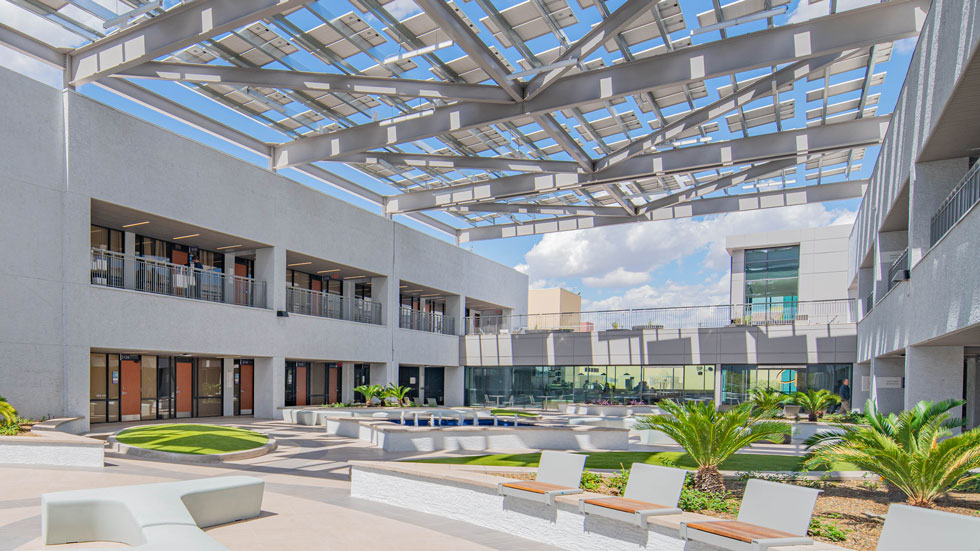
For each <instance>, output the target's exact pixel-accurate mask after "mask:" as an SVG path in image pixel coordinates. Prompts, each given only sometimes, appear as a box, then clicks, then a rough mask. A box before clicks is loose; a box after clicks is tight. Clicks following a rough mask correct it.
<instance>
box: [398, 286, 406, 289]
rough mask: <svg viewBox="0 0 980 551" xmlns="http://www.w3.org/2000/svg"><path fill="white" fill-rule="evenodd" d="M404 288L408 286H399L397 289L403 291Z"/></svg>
mask: <svg viewBox="0 0 980 551" xmlns="http://www.w3.org/2000/svg"><path fill="white" fill-rule="evenodd" d="M405 287H408V285H399V286H398V288H399V289H404V288H405Z"/></svg>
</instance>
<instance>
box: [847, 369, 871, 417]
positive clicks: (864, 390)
mask: <svg viewBox="0 0 980 551" xmlns="http://www.w3.org/2000/svg"><path fill="white" fill-rule="evenodd" d="M868 398H871V362H864V363H861V364H854V367H853V369H852V370H851V410H858V411H864V404H865V402H867V401H868Z"/></svg>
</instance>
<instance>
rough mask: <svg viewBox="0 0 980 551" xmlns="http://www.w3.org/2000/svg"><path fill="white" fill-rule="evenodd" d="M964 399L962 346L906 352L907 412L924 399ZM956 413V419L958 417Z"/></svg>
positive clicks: (910, 347) (925, 348) (922, 347)
mask: <svg viewBox="0 0 980 551" xmlns="http://www.w3.org/2000/svg"><path fill="white" fill-rule="evenodd" d="M962 398H963V347H962V346H909V347H908V348H906V349H905V409H911V408H912V407H913V406H915V404H917V403H918V402H921V401H923V400H928V401H930V402H936V401H939V400H960V399H962ZM959 414H960V413H959V412H958V411H957V412H955V413H954V416H959Z"/></svg>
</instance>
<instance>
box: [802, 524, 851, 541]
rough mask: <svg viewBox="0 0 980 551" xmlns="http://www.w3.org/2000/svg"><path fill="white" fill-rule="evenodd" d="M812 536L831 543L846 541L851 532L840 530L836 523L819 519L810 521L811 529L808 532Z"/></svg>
mask: <svg viewBox="0 0 980 551" xmlns="http://www.w3.org/2000/svg"><path fill="white" fill-rule="evenodd" d="M806 533H807V534H808V535H810V536H814V537H820V538H824V539H828V540H830V541H844V540H846V539H847V535H848V534H850V533H851V531H850V530H845V529H843V528H839V527H838V526H837V524H836V523H833V522H830V521H821V520H820V519H817V518H811V519H810V528H809V529H808V530H807V532H806Z"/></svg>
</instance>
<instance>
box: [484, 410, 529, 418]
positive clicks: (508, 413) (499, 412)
mask: <svg viewBox="0 0 980 551" xmlns="http://www.w3.org/2000/svg"><path fill="white" fill-rule="evenodd" d="M490 415H500V416H501V417H503V416H508V417H513V416H514V415H517V416H518V417H537V416H538V414H537V413H528V412H526V411H520V410H516V409H491V410H490Z"/></svg>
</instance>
